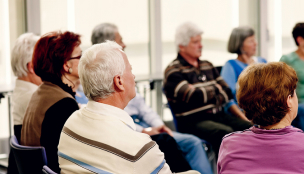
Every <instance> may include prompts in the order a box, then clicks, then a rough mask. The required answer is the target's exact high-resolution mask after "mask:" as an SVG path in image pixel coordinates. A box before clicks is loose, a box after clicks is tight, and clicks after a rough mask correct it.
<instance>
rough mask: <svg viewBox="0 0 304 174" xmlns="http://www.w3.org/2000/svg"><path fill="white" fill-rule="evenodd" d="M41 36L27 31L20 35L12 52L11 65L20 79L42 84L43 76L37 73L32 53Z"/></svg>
mask: <svg viewBox="0 0 304 174" xmlns="http://www.w3.org/2000/svg"><path fill="white" fill-rule="evenodd" d="M39 38H40V37H39V36H36V35H34V34H33V33H25V34H22V35H20V36H19V37H18V39H17V41H16V43H15V45H14V47H13V50H12V54H11V66H12V70H13V72H14V74H15V76H17V77H18V79H22V80H25V81H29V82H31V83H34V84H36V85H40V84H41V78H40V77H39V76H37V75H36V74H35V71H34V68H33V63H32V55H33V50H34V46H35V44H36V42H37V41H38V39H39Z"/></svg>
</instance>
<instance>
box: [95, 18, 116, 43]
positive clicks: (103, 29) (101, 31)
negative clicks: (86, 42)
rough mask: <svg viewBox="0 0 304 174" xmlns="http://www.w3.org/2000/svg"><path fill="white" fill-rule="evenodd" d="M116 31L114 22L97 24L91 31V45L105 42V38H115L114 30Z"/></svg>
mask: <svg viewBox="0 0 304 174" xmlns="http://www.w3.org/2000/svg"><path fill="white" fill-rule="evenodd" d="M117 31H118V29H117V26H116V25H114V24H110V23H102V24H99V25H97V26H96V27H95V28H94V29H93V32H92V36H91V42H92V45H94V44H98V43H102V42H105V41H106V40H111V41H112V40H115V32H117Z"/></svg>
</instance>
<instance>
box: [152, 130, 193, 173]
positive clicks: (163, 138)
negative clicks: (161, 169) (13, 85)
mask: <svg viewBox="0 0 304 174" xmlns="http://www.w3.org/2000/svg"><path fill="white" fill-rule="evenodd" d="M151 138H152V140H153V141H155V142H156V143H157V144H158V146H159V149H160V150H161V151H162V152H163V153H164V154H165V160H166V162H167V164H168V165H169V166H170V169H171V171H172V172H184V171H187V170H191V167H190V165H189V163H188V162H187V161H186V159H185V158H184V156H183V154H182V151H181V150H180V148H179V146H178V145H177V143H176V141H175V139H174V138H173V137H171V136H170V135H168V134H167V133H161V134H157V135H152V136H151Z"/></svg>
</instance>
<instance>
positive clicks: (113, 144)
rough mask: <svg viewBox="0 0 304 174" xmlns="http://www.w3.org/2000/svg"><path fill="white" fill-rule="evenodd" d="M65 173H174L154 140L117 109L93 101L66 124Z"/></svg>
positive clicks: (61, 154)
mask: <svg viewBox="0 0 304 174" xmlns="http://www.w3.org/2000/svg"><path fill="white" fill-rule="evenodd" d="M58 156H59V164H60V168H61V172H62V173H105V174H107V173H115V174H116V173H117V174H120V173H121V174H129V173H130V174H145V173H159V174H167V173H169V174H171V173H172V172H171V171H170V168H169V166H168V165H167V163H166V162H165V159H164V154H163V153H162V152H161V151H160V150H159V148H158V145H157V144H156V143H155V142H154V141H152V140H151V138H150V137H149V136H148V135H146V134H143V133H139V132H136V131H135V124H134V122H133V120H132V118H131V117H130V116H129V115H128V114H127V113H126V112H125V111H123V110H121V109H119V108H116V107H114V106H110V105H106V104H102V103H97V102H94V101H89V102H88V104H87V106H86V107H85V108H82V109H80V110H78V111H75V112H74V113H73V114H72V115H71V117H70V118H69V119H68V120H67V121H66V123H65V125H64V128H63V130H62V132H61V136H60V142H59V145H58Z"/></svg>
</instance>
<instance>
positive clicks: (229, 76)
mask: <svg viewBox="0 0 304 174" xmlns="http://www.w3.org/2000/svg"><path fill="white" fill-rule="evenodd" d="M221 76H222V77H223V79H224V80H225V82H226V83H227V84H228V86H229V87H230V89H231V92H232V94H233V95H234V96H235V93H236V82H237V78H236V76H235V71H234V68H233V67H232V65H231V64H230V63H229V62H226V64H225V65H224V66H223V68H222V71H221Z"/></svg>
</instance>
